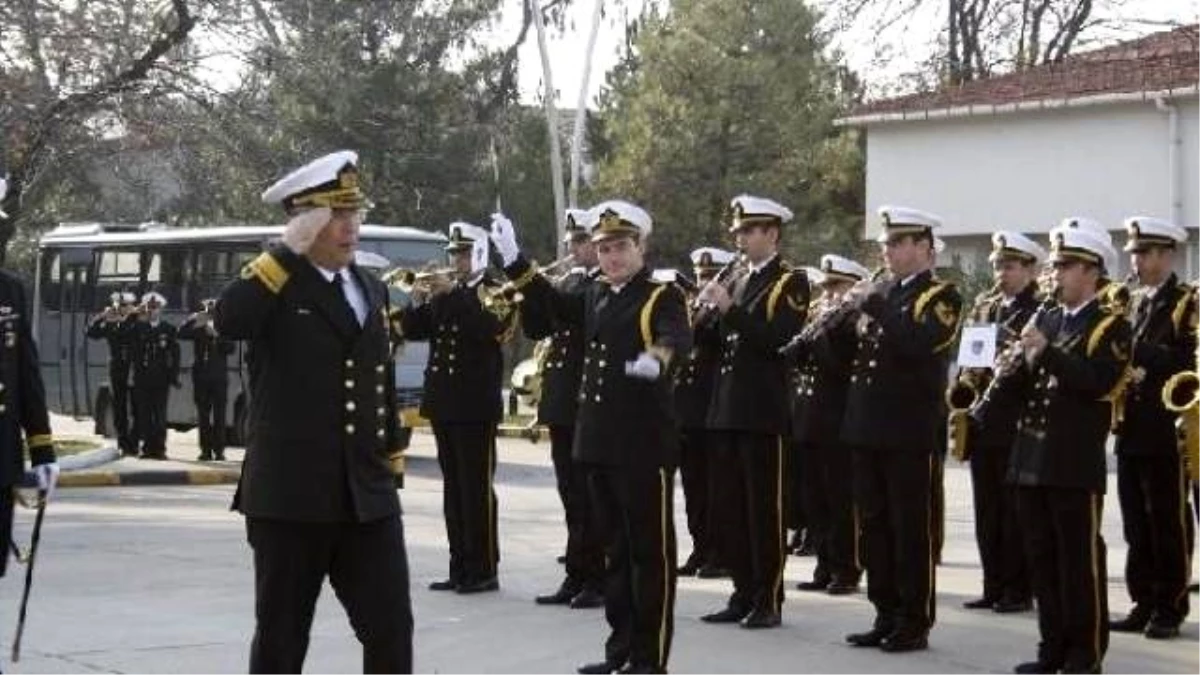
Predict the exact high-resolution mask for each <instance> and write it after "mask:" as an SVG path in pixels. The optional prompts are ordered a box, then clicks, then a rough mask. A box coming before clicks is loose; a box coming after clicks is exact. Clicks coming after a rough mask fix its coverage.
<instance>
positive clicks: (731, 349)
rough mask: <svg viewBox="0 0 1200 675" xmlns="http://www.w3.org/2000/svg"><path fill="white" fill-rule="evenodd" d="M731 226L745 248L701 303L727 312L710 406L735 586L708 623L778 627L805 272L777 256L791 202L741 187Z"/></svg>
mask: <svg viewBox="0 0 1200 675" xmlns="http://www.w3.org/2000/svg"><path fill="white" fill-rule="evenodd" d="M730 210H731V213H732V217H731V223H730V227H729V231H730V232H731V233H732V234H733V235H734V237H735V239H736V241H737V247H738V250H740V251H741V252H742V254H743V255H744V256H745V260H746V264H745V267H744V268H743V269H742V270H741V273H740V274H738V275H737V276H735V277H733V278H732V280H731V281H730V282H729V285H730V287H727V286H726V285H723V284H720V283H716V282H715V280H714V282H712V283H709V284H708V285H707V286H705V287H704V289H703V290H701V291H700V300H701V302H704V303H708V304H712V305H714V306H715V310H716V311H717V312H718V313H719V314H720V331H721V339H722V352H721V364H720V367H719V369H718V371H717V379H716V383H715V384H714V387H713V400H712V403H711V406H710V408H709V413H708V425H709V428H710V429H711V430H712V433H713V439H714V443H715V444H716V446H715V447H717V448H718V452H719V453H721V454H720V457H721V459H720V460H719V461H720V462H721V463H722V465H723V466H724V467H726V468H725V471H726V472H727V473H726V479H725V480H722V481H720V482H719V486H720V488H721V490H722V492H723V496H722V497H720V498H719V499H718V504H719V505H718V506H717V507H716V508H717V509H719V510H720V512H721V514H722V515H723V516H724V517H725V518H726V520H723V521H722V522H721V525H720V531H721V536H722V537H727V540H726V543H725V544H724V545H722V547H721V551H722V553H723V554H726V555H728V556H729V560H728V563H729V566H730V568H731V571H732V573H733V587H734V588H733V594H732V595H731V596H730V598H729V600H728V602H727V604H726V606H725V608H724V609H721V610H719V611H717V612H713V613H711V614H707V615H705V616H703V617H702V619H703V620H704V621H706V622H708V623H741V625H742V626H743V627H745V628H773V627H775V626H778V625H779V624H780V621H781V617H780V610H781V609H782V604H783V567H784V563H785V562H786V557H785V553H784V534H785V528H786V523H785V522H784V513H783V505H784V499H785V495H784V487H783V481H784V471H785V467H786V466H787V459H786V457H785V452H786V450H785V449H786V448H787V447H788V437H789V435H790V432H791V410H790V406H789V403H788V402H789V397H788V391H789V385H788V378H787V364H786V362H785V360H784V358H783V356H782V355H781V354H780V353H779V350H780V348H781V347H783V346H784V345H785V344H786V343H787V342H788V340H790V339H791V337H792V336H793V335H795V334H796V333H798V332H799V331H800V328H801V327H802V326H803V325H804V317H805V313H806V311H807V310H808V301H809V288H808V279H807V278H806V277H805V275H804V273H803V272H800V271H794V270H792V269H791V267H790V266H789V265H788V264H787V263H785V262H784V261H783V260H782V258H781V257H780V255H779V245H780V238H781V237H782V234H783V226H784V225H785V224H787V223H789V222H791V220H792V212H791V211H790V210H789V209H788V208H787V207H785V206H783V205H781V204H779V203H777V202H774V201H772V200H770V199H765V198H762V197H753V196H750V195H742V196H740V197H736V198H734V199H733V201H732V202H731V204H730Z"/></svg>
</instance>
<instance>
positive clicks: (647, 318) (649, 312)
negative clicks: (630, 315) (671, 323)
mask: <svg viewBox="0 0 1200 675" xmlns="http://www.w3.org/2000/svg"><path fill="white" fill-rule="evenodd" d="M666 288H667V287H666V286H659V287H657V288H655V289H654V292H653V293H651V294H650V299H648V300H646V304H644V305H642V312H641V314H640V315H639V317H638V318H639V320H638V325H639V326H640V327H641V329H642V344H643V345H645V347H646V349H647V350H649V349H650V347H651V346H652V345H653V344H654V326H653V325H652V324H651V319H652V318H653V316H654V304H655V303H656V302H658V296H660V295H662V292H663V291H664V290H666Z"/></svg>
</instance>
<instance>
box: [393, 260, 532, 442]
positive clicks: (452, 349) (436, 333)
mask: <svg viewBox="0 0 1200 675" xmlns="http://www.w3.org/2000/svg"><path fill="white" fill-rule="evenodd" d="M495 286H496V284H495V282H493V281H492V280H491V279H488V278H486V277H483V278H480V279H478V280H475V281H474V283H467V282H459V283H457V284H455V286H454V288H453V289H452V290H450V291H448V292H446V293H444V294H442V295H438V296H434V297H433V298H431V299H430V300H429V302H426V303H424V304H422V305H419V306H415V307H409V308H407V309H404V310H403V311H402V312H401V313H400V326H401V330H402V331H403V333H404V337H405V338H406V339H410V340H429V361H428V362H427V363H426V365H425V392H424V396H423V398H422V399H421V415H423V416H424V417H425V418H427V419H428V420H429V421H431V422H434V423H441V424H454V423H460V424H461V423H496V422H499V421H500V417H501V415H502V414H503V412H504V407H503V401H502V400H501V392H500V380H501V377H502V376H503V373H502V371H503V368H504V359H503V355H502V353H501V350H500V346H501V345H502V344H503V343H504V342H506V341H508V339H509V338H510V337H511V336H512V329H513V327H514V325H515V324H514V321H515V320H516V317H515V316H514V315H513V314H511V313H510V314H508V315H506V316H504V317H501V316H499V315H498V314H496V313H494V312H492V311H489V310H488V309H487V308H485V307H484V306H483V302H482V300H481V296H482V295H483V294H484V293H486V292H487V290H488V289H491V288H494V287H495Z"/></svg>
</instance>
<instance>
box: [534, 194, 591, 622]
mask: <svg viewBox="0 0 1200 675" xmlns="http://www.w3.org/2000/svg"><path fill="white" fill-rule="evenodd" d="M593 220H594V219H593V218H592V216H591V214H590V212H589V211H586V210H583V209H567V227H566V234H565V236H564V243H566V245H567V247H568V252H569V253H570V255H571V258H572V260H573V261H574V263H575V265H574V267H572V268H571V269H570V270H569V271H568V272H567V273H566V274H565V275H563V276H562V277H560V278H559V279H558V280H556V281H555V282H554V287H555V290H556V291H558V292H559V293H562V294H565V295H579V296H581V297H582V295H583V294H584V293H586V292H587V289H588V287H589V286H590V285H591V284H592V283H593V282H594V281H595V280H596V277H597V276H598V275H599V273H600V269H599V267H597V266H596V248H595V245H594V244H592V235H591V228H592V226H593V225H594V222H592V221H593ZM521 327H522V329H523V330H524V331H525V335H526V336H527V337H528V338H530V339H531V340H546V341H547V344H546V347H545V349H546V351H545V353H544V355H543V357H542V373H541V376H542V385H541V398H540V399H539V400H538V411H537V419H538V422H540V423H542V424H545V425H546V426H547V427H549V429H550V458H551V460H552V461H553V463H554V479H555V483H556V484H557V487H558V497H559V499H560V500H562V505H563V512H564V514H565V515H566V523H567V554H566V559H565V561H564V562H565V563H566V573H567V577H566V579H564V580H563V582H562V584H561V585H560V586H559V587H558V590H556V591H555V592H553V593H550V594H549V595H539V596H538V597H537V598H536V602H537V604H539V605H570V606H571V607H572V608H574V609H582V608H589V607H601V606H603V605H604V541H603V538H602V537H601V535H600V530H599V527H598V526H597V523H596V520H595V513H594V512H593V511H594V507H593V506H592V500H591V496H590V495H589V493H588V481H587V467H585V466H583V465H580V464H577V463H576V462H575V461H574V460H572V459H571V448H572V447H573V445H574V441H575V417H576V415H577V413H578V409H579V380H580V378H581V377H582V376H583V352H584V346H583V328H582V327H581V326H576V325H573V324H571V323H568V322H565V321H562V320H560V319H557V318H556V317H555V316H554V315H552V314H550V313H548V312H534V313H532V314H530V313H528V312H522V313H521Z"/></svg>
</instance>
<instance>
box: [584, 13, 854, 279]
mask: <svg viewBox="0 0 1200 675" xmlns="http://www.w3.org/2000/svg"><path fill="white" fill-rule="evenodd" d="M817 18H818V17H817V15H816V14H815V13H814V11H813V10H812V9H810V8H809V7H807V6H806V5H804V4H803V3H801V2H797V1H796V0H678V1H677V2H674V3H672V6H671V9H670V12H669V13H667V14H665V15H663V16H656V15H651V16H648V17H646V18H645V20H644V22H643V24H642V25H641V26H640V32H639V35H638V37H637V39H636V41H635V42H634V45H633V53H631V54H630V55H629V56H628V57H627V58H626V60H625V62H624V63H623V64H622V66H621V67H619V68H618V69H617V71H616V76H615V77H613V78H610V80H609V83H610V85H611V86H612V88H613V89H612V93H611V95H610V96H608V97H606V98H605V100H604V101H603V102H602V113H601V114H602V117H603V118H604V123H603V127H602V128H596V129H593V134H594V135H601V136H602V137H603V141H602V142H601V143H599V144H598V146H599V147H600V149H601V151H602V153H603V154H602V156H601V158H600V162H601V163H600V168H599V179H598V183H597V185H596V186H595V189H594V193H595V195H596V196H610V195H611V196H621V197H626V198H629V199H632V200H634V201H637V202H638V203H640V204H643V205H644V206H646V207H647V209H648V210H649V211H650V212H651V213H652V214H653V215H654V218H655V224H656V228H655V229H656V231H655V235H654V237H653V240H652V246H653V249H654V250H655V251H656V252H657V258H658V262H660V263H664V264H677V265H678V264H683V263H684V261H685V257H684V256H685V255H686V253H687V251H688V250H690V249H691V248H694V247H696V246H699V245H702V244H713V243H721V242H723V241H724V240H725V239H726V235H725V227H724V225H723V222H722V221H723V219H724V217H725V214H726V211H727V205H728V203H729V200H730V199H731V198H732V197H733V196H735V195H737V194H739V193H743V192H745V193H750V194H756V195H761V196H766V197H771V198H773V199H776V200H778V201H780V202H781V203H784V204H786V205H787V206H789V207H790V208H791V209H792V210H793V211H794V212H795V213H796V220H795V222H794V224H793V225H791V226H790V227H789V229H788V231H787V232H786V233H785V249H786V251H787V252H788V254H789V256H790V257H791V258H792V259H793V260H801V261H811V260H813V259H815V257H817V256H819V255H820V253H822V252H826V251H840V252H845V253H851V254H853V253H855V252H856V251H855V250H854V249H855V248H856V242H857V240H858V238H859V236H860V233H861V213H862V208H863V207H862V201H863V196H862V189H863V182H862V172H863V159H862V152H861V150H860V148H859V146H858V141H857V139H856V138H855V137H854V136H853V135H850V134H844V133H841V132H840V131H839V130H838V129H837V128H835V127H834V126H833V120H834V119H835V118H836V117H837V116H838V115H839V114H840V113H841V112H843V111H844V109H845V107H846V105H847V104H848V103H849V102H850V101H851V100H852V99H853V97H854V96H855V95H856V91H855V90H854V89H851V88H848V86H855V85H854V84H853V79H852V78H849V77H846V76H845V73H844V72H842V71H841V70H840V69H839V68H838V67H837V66H836V65H835V64H833V63H830V62H829V61H828V60H827V59H826V58H825V57H824V56H822V52H823V49H824V47H825V44H824V43H823V41H822V39H821V38H820V37H819V34H818V31H817V30H816V21H817Z"/></svg>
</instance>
